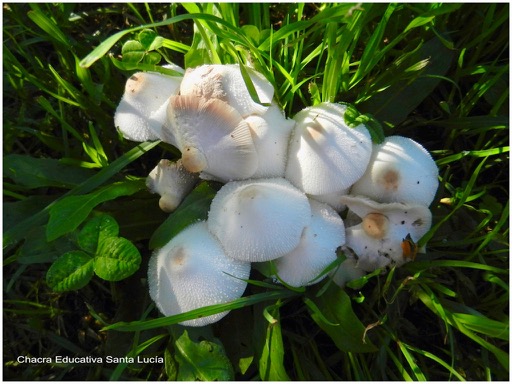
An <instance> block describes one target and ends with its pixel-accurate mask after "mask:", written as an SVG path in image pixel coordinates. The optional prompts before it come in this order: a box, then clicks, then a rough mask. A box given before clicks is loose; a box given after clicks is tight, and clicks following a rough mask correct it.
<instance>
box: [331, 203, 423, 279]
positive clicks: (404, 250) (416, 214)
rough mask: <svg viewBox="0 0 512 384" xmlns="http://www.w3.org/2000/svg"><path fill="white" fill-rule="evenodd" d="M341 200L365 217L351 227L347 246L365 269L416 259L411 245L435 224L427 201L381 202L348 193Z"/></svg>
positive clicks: (400, 263) (361, 267)
mask: <svg viewBox="0 0 512 384" xmlns="http://www.w3.org/2000/svg"><path fill="white" fill-rule="evenodd" d="M341 200H342V202H343V203H344V204H346V205H347V207H348V209H349V210H350V211H351V212H353V213H354V214H356V215H357V216H359V217H360V218H361V222H360V223H359V224H357V225H354V226H351V227H348V228H347V230H346V236H347V237H346V246H347V247H349V248H350V249H351V250H352V251H353V252H354V254H355V255H356V256H355V257H357V267H358V268H360V269H362V270H364V271H373V270H375V269H377V268H383V267H386V266H389V265H397V266H400V265H402V264H404V263H405V262H407V261H410V260H411V259H414V257H415V252H411V251H414V249H409V247H415V242H417V241H418V240H419V239H420V238H421V237H422V236H423V235H424V234H425V233H427V231H428V230H429V229H430V226H431V224H432V214H431V213H430V210H429V209H428V208H427V207H426V206H424V205H419V204H406V203H377V202H375V201H372V200H370V199H368V198H366V197H363V196H344V197H342V198H341ZM404 242H405V243H404Z"/></svg>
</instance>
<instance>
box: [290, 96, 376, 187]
mask: <svg viewBox="0 0 512 384" xmlns="http://www.w3.org/2000/svg"><path fill="white" fill-rule="evenodd" d="M346 109H347V107H346V106H344V105H341V104H334V103H321V104H318V105H315V106H313V107H309V108H306V109H304V110H302V111H300V112H299V113H297V115H296V116H295V117H294V120H295V121H296V122H297V123H296V125H295V129H294V130H293V131H292V135H291V138H290V145H289V147H288V163H287V165H286V173H285V176H286V178H287V179H288V180H290V181H291V182H292V184H294V185H295V186H296V187H298V188H299V189H301V190H303V191H304V192H306V193H308V194H311V195H324V194H330V193H336V192H340V191H342V190H344V189H347V188H349V187H350V186H351V185H352V184H354V183H355V182H356V181H357V180H358V179H359V178H360V177H361V176H362V175H363V174H364V172H365V170H366V166H367V165H368V162H369V161H370V155H371V151H372V141H371V137H370V133H369V132H368V130H367V129H366V127H365V126H364V125H362V124H361V125H359V126H357V127H355V128H350V127H349V126H348V125H347V124H346V123H345V120H344V117H343V116H344V114H345V111H346Z"/></svg>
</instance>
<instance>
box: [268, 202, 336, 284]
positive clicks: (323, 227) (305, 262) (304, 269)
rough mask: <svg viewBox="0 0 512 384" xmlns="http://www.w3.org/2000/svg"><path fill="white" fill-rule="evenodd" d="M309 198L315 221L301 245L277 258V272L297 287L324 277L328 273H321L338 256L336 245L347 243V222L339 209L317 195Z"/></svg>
mask: <svg viewBox="0 0 512 384" xmlns="http://www.w3.org/2000/svg"><path fill="white" fill-rule="evenodd" d="M309 202H310V204H311V222H310V223H309V225H308V226H306V228H304V231H303V232H302V236H301V239H300V243H299V245H298V246H297V247H296V248H294V249H293V250H292V251H291V252H289V253H287V254H286V255H284V256H282V257H280V258H279V259H277V260H275V265H276V270H277V276H279V278H280V279H281V280H282V281H284V282H285V283H286V284H288V285H291V286H294V287H303V286H306V285H311V284H315V283H317V282H318V281H320V280H321V279H323V278H324V277H325V276H326V275H324V276H320V277H319V275H320V273H321V272H322V271H323V270H324V269H325V268H327V267H328V266H329V264H331V263H332V262H333V261H335V260H336V249H337V248H338V247H340V246H342V245H343V244H344V243H345V226H344V225H343V220H342V219H341V217H340V216H339V215H338V213H336V211H335V210H334V209H333V208H331V207H330V206H329V205H327V204H324V203H320V202H318V201H315V200H313V199H310V200H309ZM317 277H318V278H317ZM315 278H316V279H315Z"/></svg>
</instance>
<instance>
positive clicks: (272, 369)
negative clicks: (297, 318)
mask: <svg viewBox="0 0 512 384" xmlns="http://www.w3.org/2000/svg"><path fill="white" fill-rule="evenodd" d="M267 310H268V311H267ZM265 311H267V312H266V315H267V316H266V317H268V320H269V323H268V326H267V333H266V338H265V344H264V346H263V350H262V352H261V357H260V362H259V372H260V378H261V379H262V380H264V381H289V380H290V378H289V377H288V375H287V374H286V370H285V369H284V345H283V335H282V333H281V322H280V318H279V307H278V306H277V305H274V306H271V307H269V308H266V309H265Z"/></svg>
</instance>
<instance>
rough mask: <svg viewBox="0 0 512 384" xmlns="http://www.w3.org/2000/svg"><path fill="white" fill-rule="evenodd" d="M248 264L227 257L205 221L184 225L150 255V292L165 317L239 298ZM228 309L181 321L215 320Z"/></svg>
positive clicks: (189, 323) (201, 322)
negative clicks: (185, 226) (167, 241)
mask: <svg viewBox="0 0 512 384" xmlns="http://www.w3.org/2000/svg"><path fill="white" fill-rule="evenodd" d="M250 267H251V265H250V263H245V262H241V261H239V260H235V259H232V258H230V257H227V256H226V254H225V253H224V250H223V249H222V247H221V245H220V244H219V242H218V241H217V239H215V238H214V237H213V236H212V235H211V233H210V232H208V229H207V226H206V223H205V222H199V223H196V224H193V225H191V226H189V227H187V228H185V229H184V230H183V231H182V232H180V233H179V234H178V235H176V236H175V237H174V238H173V239H172V240H171V241H170V242H169V243H167V244H166V245H165V246H164V247H162V248H161V249H160V250H158V251H157V252H156V253H154V254H153V255H152V256H151V259H150V261H149V270H148V285H149V294H150V296H151V298H152V299H153V301H154V302H155V304H156V306H157V307H158V309H159V310H160V312H162V313H163V314H164V315H165V316H172V315H178V314H181V313H184V312H188V311H191V310H193V309H197V308H202V307H205V306H208V305H214V304H223V303H228V302H230V301H232V300H235V299H238V298H240V297H241V296H242V295H243V293H244V291H245V288H246V286H247V282H246V281H244V280H245V279H248V278H249V273H250ZM227 313H228V311H225V312H221V313H217V314H215V315H211V316H206V317H202V318H197V319H193V320H187V321H183V322H181V323H180V324H182V325H187V326H194V327H200V326H203V325H207V324H211V323H214V322H216V321H218V320H220V319H221V318H222V317H224V316H225V315H226V314H227Z"/></svg>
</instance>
